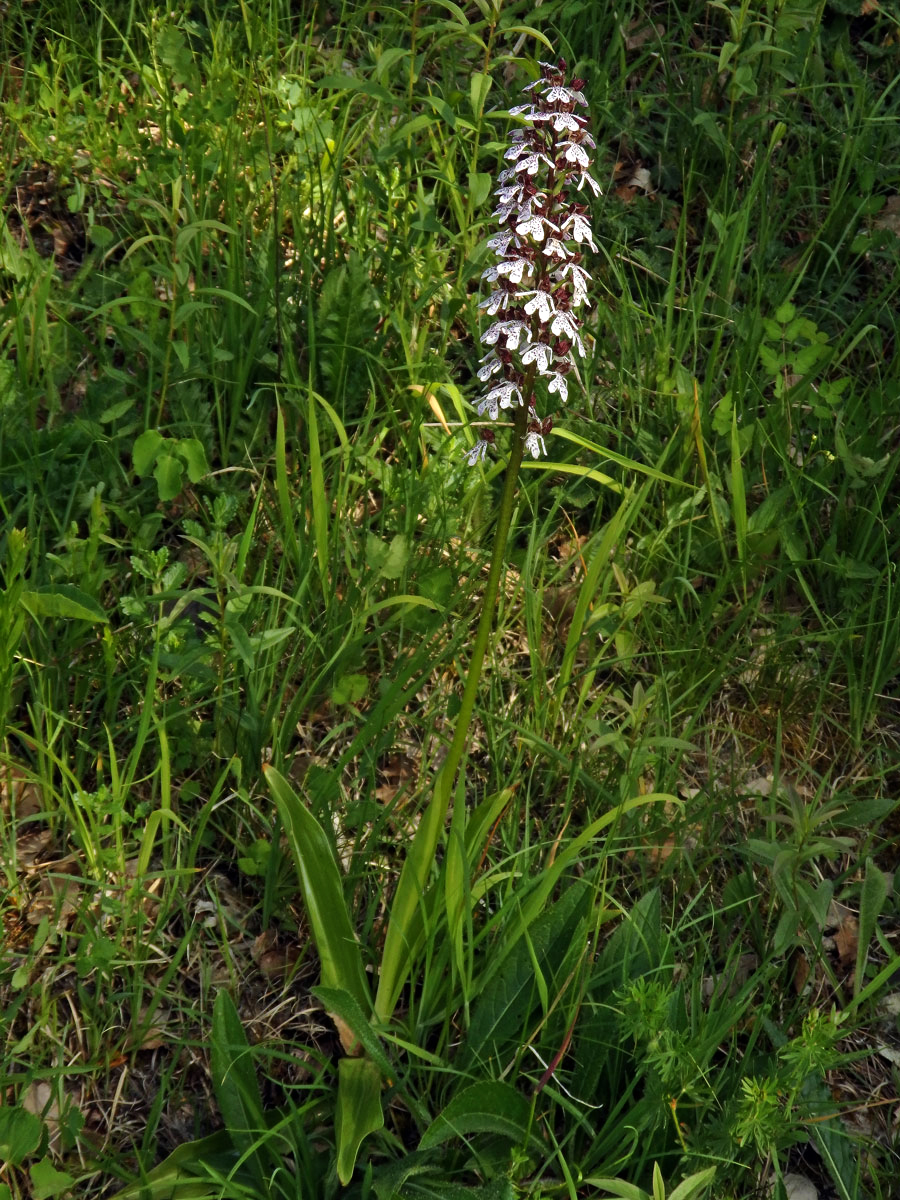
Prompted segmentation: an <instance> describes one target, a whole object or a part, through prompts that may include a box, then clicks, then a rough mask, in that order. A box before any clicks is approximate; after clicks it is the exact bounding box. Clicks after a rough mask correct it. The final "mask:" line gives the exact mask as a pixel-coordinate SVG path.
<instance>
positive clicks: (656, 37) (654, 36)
mask: <svg viewBox="0 0 900 1200" xmlns="http://www.w3.org/2000/svg"><path fill="white" fill-rule="evenodd" d="M623 32H624V33H625V49H626V50H640V48H641V46H646V44H647V43H648V42H650V41H658V42H662V41H663V39H664V38H665V35H666V27H665V25H644V24H643V23H642V18H641V17H636V18H635V19H634V20H633V21H632V22H631V24H630V25H629V26H628V29H627V30H625V31H623Z"/></svg>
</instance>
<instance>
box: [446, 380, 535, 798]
mask: <svg viewBox="0 0 900 1200" xmlns="http://www.w3.org/2000/svg"><path fill="white" fill-rule="evenodd" d="M526 387H527V384H526ZM530 391H531V388H528V391H526V392H525V395H526V396H527V395H528V393H529V392H530ZM527 425H528V405H527V403H526V404H522V405H520V406H519V407H518V408H517V409H516V415H515V421H514V431H513V445H512V452H511V453H510V456H509V462H508V463H507V466H506V478H505V479H504V481H503V494H502V495H501V497H500V511H499V512H498V514H497V525H496V528H495V529H494V548H493V550H492V552H491V565H490V569H489V570H488V577H487V583H486V584H485V587H484V598H483V600H482V602H481V617H480V618H479V621H478V629H477V630H476V632H475V644H474V645H473V647H472V658H471V661H470V662H469V673H468V675H467V676H466V686H465V687H464V689H463V694H462V702H461V703H460V707H459V716H458V717H457V719H456V729H455V730H454V733H453V741H452V742H451V743H450V749H449V750H448V751H447V757H446V759H445V760H444V764H443V766H442V767H441V769H440V772H439V774H438V777H437V779H436V780H435V793H436V794H437V795H438V796H439V797H440V799H441V801H442V807H443V812H444V815H446V813H447V809H448V808H449V806H450V796H451V794H452V790H453V780H454V777H455V775H456V770H457V768H458V766H459V762H460V759H461V758H462V755H463V750H464V749H465V746H466V739H467V738H468V736H469V725H470V723H471V720H472V713H473V712H474V710H475V699H476V697H477V695H478V684H479V683H480V682H481V668H482V667H483V665H484V656H485V653H486V652H487V647H488V642H489V641H490V637H491V630H492V628H493V625H494V611H495V609H496V606H497V593H498V591H499V589H500V576H501V574H502V572H503V564H504V562H505V561H506V539H507V537H508V536H509V526H510V523H511V521H512V514H513V507H514V505H515V499H516V484H517V483H518V480H519V468H520V467H521V465H522V457H523V455H524V453H525V433H526V428H527ZM442 821H443V818H442Z"/></svg>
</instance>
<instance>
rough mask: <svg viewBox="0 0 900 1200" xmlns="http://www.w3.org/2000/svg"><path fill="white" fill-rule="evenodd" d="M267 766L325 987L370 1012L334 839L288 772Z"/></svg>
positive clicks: (357, 944)
mask: <svg viewBox="0 0 900 1200" xmlns="http://www.w3.org/2000/svg"><path fill="white" fill-rule="evenodd" d="M263 771H264V773H265V777H266V782H267V783H268V785H269V788H270V790H271V792H272V796H273V798H274V800H275V804H276V805H277V807H278V812H279V815H280V816H281V820H282V823H283V825H284V829H285V833H286V834H287V838H288V842H289V843H290V847H291V853H292V854H293V856H294V863H295V865H296V867H297V877H298V880H299V883H300V890H301V892H302V893H303V903H304V905H305V907H306V915H307V917H308V918H309V924H310V927H311V929H312V934H313V939H314V941H315V943H316V950H317V951H318V954H319V961H320V962H321V964H322V986H323V987H332V988H341V989H343V991H345V992H349V993H350V995H351V996H352V997H353V998H354V1000H356V1002H357V1004H359V1005H360V1007H361V1008H362V1009H363V1010H364V1011H366V1012H368V1011H370V1010H371V1007H372V1001H371V997H370V995H369V986H368V983H367V981H366V974H365V971H364V970H363V963H362V955H361V953H360V949H359V943H358V942H357V940H356V934H355V933H354V931H353V924H352V922H351V920H350V914H349V912H348V911H347V904H346V901H345V900H344V890H343V882H342V880H341V874H340V871H339V870H338V866H337V863H336V862H335V859H334V854H333V853H332V849H331V845H330V843H329V841H328V838H327V837H326V836H325V832H324V830H323V829H322V827H321V825H320V824H319V822H318V821H317V820H316V818H315V817H314V816H313V815H312V813H311V812H310V811H309V809H308V808H307V807H306V805H305V804H304V803H303V801H302V800H301V799H300V797H299V796H298V795H297V793H296V792H295V791H294V789H293V788H292V787H291V785H290V784H289V783H288V781H287V780H286V779H285V778H284V776H283V775H280V774H279V773H278V771H276V770H275V769H274V767H270V766H268V765H266V766H264V767H263Z"/></svg>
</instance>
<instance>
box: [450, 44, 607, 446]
mask: <svg viewBox="0 0 900 1200" xmlns="http://www.w3.org/2000/svg"><path fill="white" fill-rule="evenodd" d="M540 67H541V77H540V78H539V79H537V80H535V81H534V83H529V84H528V85H527V86H526V87H525V88H524V89H523V91H524V94H525V99H526V103H524V104H519V105H517V106H515V107H513V108H511V109H510V110H509V113H510V116H513V117H517V118H519V121H520V122H521V123H520V124H519V125H517V126H516V127H515V128H513V129H512V130H511V132H510V135H509V145H508V147H507V149H506V151H505V153H504V155H503V160H504V162H503V169H502V170H501V172H500V174H499V176H498V184H497V187H496V189H495V190H494V196H495V198H496V203H497V207H496V208H495V209H494V214H493V215H494V218H495V220H496V221H497V227H498V232H496V233H494V234H493V236H491V237H490V238H488V242H487V244H488V246H489V248H490V249H491V250H492V251H493V252H494V254H495V256H496V257H495V262H494V264H493V265H492V266H490V267H488V268H487V270H486V271H484V272H483V274H482V278H483V279H485V280H487V281H488V282H489V283H490V284H491V285H492V288H491V290H490V294H489V295H488V297H487V299H485V300H482V301H481V303H480V305H479V307H480V308H481V309H483V310H484V311H485V312H486V313H487V315H488V316H489V317H493V318H500V319H495V320H493V321H492V322H491V323H490V324H489V325H488V327H487V328H486V329H485V331H484V332H483V333H482V335H481V340H482V342H483V343H484V345H485V346H486V347H489V349H488V352H487V353H486V354H485V356H484V358H483V359H482V360H481V364H480V366H479V369H478V378H479V380H480V381H481V382H482V383H483V384H486V385H487V387H486V390H485V392H484V393H483V395H482V397H481V399H480V400H477V401H476V402H475V407H476V408H477V410H478V413H479V414H480V415H481V416H482V417H487V418H489V420H491V421H496V420H498V419H499V418H500V417H501V414H502V412H503V410H504V409H509V408H512V409H514V410H515V409H517V408H518V410H519V411H520V412H521V408H524V409H525V410H526V413H527V426H521V427H520V428H524V429H525V437H524V442H525V451H526V452H527V453H529V454H531V455H533V456H534V457H535V458H538V457H540V456H541V455H542V454H544V453H546V448H545V445H544V438H545V437H546V436H547V434H548V433H549V432H550V430H551V428H552V425H553V421H552V419H551V418H550V417H544V418H543V419H541V417H540V416H539V415H538V411H537V408H538V403H539V396H540V397H543V399H544V400H545V401H548V402H550V403H551V405H552V404H553V403H559V401H562V402H563V403H565V402H566V399H567V396H568V378H567V377H568V375H569V373H570V372H571V371H572V370H573V362H572V358H571V354H572V352H575V353H576V354H578V355H579V356H580V357H584V353H585V348H584V342H583V340H582V336H581V332H580V330H581V324H582V319H583V309H584V306H585V302H586V301H587V298H588V283H589V282H590V278H591V277H590V275H589V274H588V272H587V271H586V270H585V268H584V267H583V266H582V265H581V262H582V258H583V255H584V253H585V252H586V250H587V249H590V250H592V251H595V252H596V249H597V247H596V245H595V243H594V237H593V233H592V231H591V225H590V220H589V213H588V207H587V204H586V203H585V199H586V197H587V193H586V192H584V191H583V189H584V187H585V185H587V187H588V189H589V190H590V192H592V193H593V194H594V195H595V196H596V195H598V194H599V192H600V188H599V185H598V184H597V182H596V180H595V179H594V178H593V177H592V176H591V175H590V173H589V169H590V166H591V155H590V151H591V150H593V149H595V147H596V143H595V141H594V139H593V137H591V134H590V133H589V132H588V129H587V118H586V116H585V115H584V110H585V109H586V108H587V104H586V101H585V98H584V94H583V91H582V89H583V88H584V80H583V79H572V80H570V81H569V82H567V81H566V64H565V63H564V62H563V60H562V59H560V60H559V61H558V62H555V63H546V62H542V63H541V64H540ZM578 110H581V111H578ZM519 406H521V408H519ZM520 420H524V414H523V416H522V417H521V418H520ZM493 441H494V434H493V431H492V430H491V429H490V428H487V429H482V431H481V438H480V439H479V441H477V442H476V443H475V445H474V446H472V447H471V449H469V450H467V451H466V457H467V459H468V461H469V463H470V464H472V465H474V464H475V463H478V462H482V461H483V460H484V458H485V455H486V454H487V449H488V446H489V445H490V444H491V443H492V442H493Z"/></svg>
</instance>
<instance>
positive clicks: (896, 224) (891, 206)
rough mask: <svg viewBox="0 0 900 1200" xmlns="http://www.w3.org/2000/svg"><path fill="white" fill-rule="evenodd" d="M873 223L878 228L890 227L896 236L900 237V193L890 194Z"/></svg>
mask: <svg viewBox="0 0 900 1200" xmlns="http://www.w3.org/2000/svg"><path fill="white" fill-rule="evenodd" d="M872 224H873V225H874V226H875V228H876V229H889V230H890V231H891V233H893V234H894V235H895V236H896V237H900V195H898V194H896V193H895V194H894V195H893V196H888V198H887V202H886V204H885V206H884V208H883V209H882V210H881V212H880V213H879V214H878V216H877V217H876V218H875V220H874V221H873V222H872Z"/></svg>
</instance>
